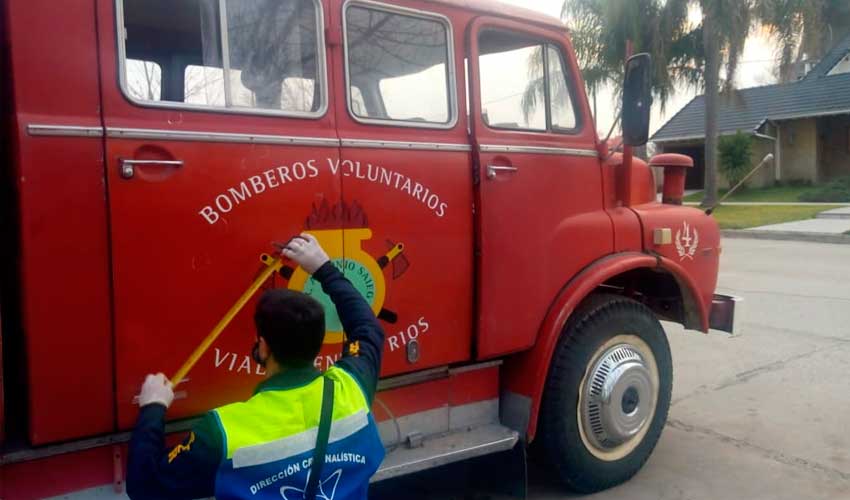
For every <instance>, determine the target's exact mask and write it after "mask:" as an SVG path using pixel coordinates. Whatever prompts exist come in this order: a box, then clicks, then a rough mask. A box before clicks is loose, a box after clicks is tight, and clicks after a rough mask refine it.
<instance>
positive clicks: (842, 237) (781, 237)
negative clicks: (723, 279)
mask: <svg viewBox="0 0 850 500" xmlns="http://www.w3.org/2000/svg"><path fill="white" fill-rule="evenodd" d="M720 234H721V235H723V237H724V238H731V239H750V240H775V241H804V242H808V243H832V244H837V245H850V235H846V234H827V233H802V232H798V231H759V230H754V229H726V230H723V231H721V232H720Z"/></svg>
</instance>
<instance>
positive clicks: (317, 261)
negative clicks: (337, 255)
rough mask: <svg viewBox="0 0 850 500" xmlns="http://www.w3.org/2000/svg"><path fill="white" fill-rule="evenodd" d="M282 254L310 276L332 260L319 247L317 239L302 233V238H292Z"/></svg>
mask: <svg viewBox="0 0 850 500" xmlns="http://www.w3.org/2000/svg"><path fill="white" fill-rule="evenodd" d="M281 253H282V254H283V255H284V256H285V257H289V258H290V259H292V260H293V261H295V262H296V263H297V264H298V265H299V266H301V267H303V268H304V270H305V271H307V272H308V273H310V274H313V273H315V272H316V271H318V270H319V268H320V267H322V266H323V265H324V264H325V262H327V261H329V260H331V259H330V258H329V257H328V254H327V253H325V251H324V250H323V249H322V247H321V246H320V245H319V241H318V240H317V239H316V237H315V236H313V235H312V234H309V233H301V235H300V236H296V237H295V238H292V240H290V241H289V243H287V244H286V246H285V247H283V251H282V252H281Z"/></svg>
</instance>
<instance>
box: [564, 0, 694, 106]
mask: <svg viewBox="0 0 850 500" xmlns="http://www.w3.org/2000/svg"><path fill="white" fill-rule="evenodd" d="M688 3H689V0H566V1H565V2H564V5H563V7H562V9H561V16H562V18H563V19H564V20H565V21H566V23H567V26H568V27H569V29H570V34H571V37H572V41H573V46H574V47H575V50H576V55H577V57H578V60H579V64H580V65H581V69H582V74H583V75H584V79H585V83H586V85H587V89H588V93H589V94H590V95H591V96H595V95H596V94H597V93H598V92H599V90H600V89H602V88H603V87H605V86H611V87H612V88H614V89H615V90H616V92H617V93H618V94H619V93H620V92H621V90H622V89H621V88H620V87H621V85H622V79H623V68H624V62H625V60H626V42H627V41H628V40H631V41H632V43H633V44H634V51H635V53H639V52H648V53H649V54H650V55H651V56H652V61H653V79H652V90H653V94H654V97H655V100H656V102H658V103H660V105H661V106H662V107H663V106H664V105H665V104H666V103H667V101H668V100H669V98H670V96H671V95H672V93H673V92H674V89H675V87H676V85H678V84H687V85H698V84H699V82H700V80H701V72H700V70H699V67H698V65H697V64H695V62H696V61H698V60H699V57H698V55H697V52H698V51H699V43H694V42H695V40H694V38H693V36H692V34H691V31H692V30H691V28H690V27H689V26H688V22H687V21H688Z"/></svg>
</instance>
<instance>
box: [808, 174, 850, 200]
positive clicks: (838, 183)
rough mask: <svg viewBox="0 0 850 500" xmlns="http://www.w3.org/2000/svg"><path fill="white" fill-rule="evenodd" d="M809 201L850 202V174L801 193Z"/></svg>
mask: <svg viewBox="0 0 850 500" xmlns="http://www.w3.org/2000/svg"><path fill="white" fill-rule="evenodd" d="M800 201H805V202H809V203H850V176H848V177H840V178H838V179H835V180H833V181H830V182H828V183H826V184H824V185H822V186H818V187H815V188H813V189H810V190H808V191H807V192H805V193H803V194H802V195H800Z"/></svg>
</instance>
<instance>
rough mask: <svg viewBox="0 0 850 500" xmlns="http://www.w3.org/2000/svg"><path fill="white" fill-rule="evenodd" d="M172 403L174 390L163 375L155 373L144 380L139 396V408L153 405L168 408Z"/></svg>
mask: <svg viewBox="0 0 850 500" xmlns="http://www.w3.org/2000/svg"><path fill="white" fill-rule="evenodd" d="M172 401H174V390H173V389H172V388H171V382H169V381H168V379H167V378H165V375H163V374H162V373H157V374H156V375H148V376H147V378H145V383H144V384H142V392H141V394H139V407H140V408H141V407H143V406H147V405H149V404H154V403H156V404H161V405H162V406H165V407H166V408H168V407H169V406H171V403H172Z"/></svg>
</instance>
